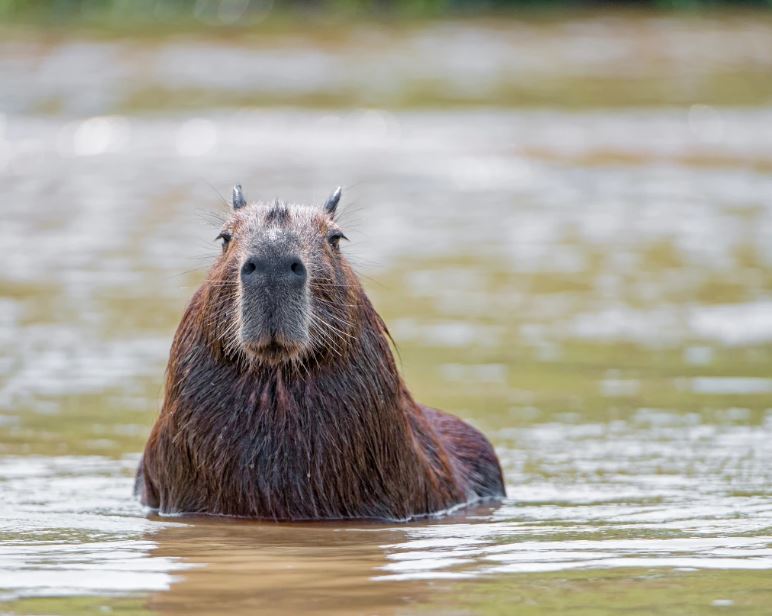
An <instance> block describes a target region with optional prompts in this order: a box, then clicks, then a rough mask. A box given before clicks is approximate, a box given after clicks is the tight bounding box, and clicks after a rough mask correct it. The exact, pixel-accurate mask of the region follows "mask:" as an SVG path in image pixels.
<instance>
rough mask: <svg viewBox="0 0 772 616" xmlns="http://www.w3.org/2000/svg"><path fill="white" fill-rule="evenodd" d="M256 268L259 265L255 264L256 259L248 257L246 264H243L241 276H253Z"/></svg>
mask: <svg viewBox="0 0 772 616" xmlns="http://www.w3.org/2000/svg"><path fill="white" fill-rule="evenodd" d="M256 269H257V265H256V264H255V259H254V258H251V259H247V261H246V262H245V263H244V265H242V266H241V277H242V278H246V277H247V276H251V275H252V274H254V273H255V270H256Z"/></svg>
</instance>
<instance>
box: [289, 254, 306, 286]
mask: <svg viewBox="0 0 772 616" xmlns="http://www.w3.org/2000/svg"><path fill="white" fill-rule="evenodd" d="M290 271H291V272H292V273H293V274H294V275H295V277H296V278H297V279H299V280H300V281H302V282H305V280H306V277H307V273H306V266H305V265H303V262H302V261H301V260H300V259H298V258H297V257H296V258H294V259H292V262H291V264H290Z"/></svg>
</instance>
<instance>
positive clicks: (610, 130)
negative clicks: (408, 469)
mask: <svg viewBox="0 0 772 616" xmlns="http://www.w3.org/2000/svg"><path fill="white" fill-rule="evenodd" d="M301 34H302V33H298V32H273V33H272V34H271V36H270V37H267V38H266V39H264V40H263V39H260V37H258V36H255V35H252V36H247V35H243V36H242V37H241V38H238V39H236V40H222V38H206V37H205V36H204V35H203V34H197V35H195V36H194V35H192V34H187V35H184V36H180V37H175V38H169V39H154V38H153V39H146V40H143V41H139V40H136V39H130V38H121V39H118V40H113V39H111V38H109V37H105V36H100V37H93V36H92V35H87V34H84V33H81V34H79V35H77V36H73V37H64V36H62V35H61V34H60V35H57V36H43V35H41V34H40V33H36V32H33V31H20V30H13V31H11V33H10V34H9V35H8V36H6V37H5V38H4V40H3V41H1V42H0V104H1V105H2V106H0V110H2V112H1V113H0V197H1V203H2V206H1V207H2V210H1V211H2V220H1V221H0V223H1V224H0V246H2V254H3V258H2V267H0V497H2V498H1V502H2V506H1V507H0V613H13V614H88V613H110V612H115V613H123V614H211V613H232V614H242V613H243V614H252V613H256V612H268V613H273V612H275V613H293V612H299V611H301V610H311V609H313V610H315V611H317V612H319V613H329V614H362V613H366V614H414V613H416V614H420V613H438V612H441V613H450V614H477V613H480V614H511V613H523V614H553V613H563V612H565V613H575V614H606V613H625V614H650V613H653V612H660V613H667V614H695V613H713V612H715V613H722V612H727V613H739V614H764V613H769V607H768V606H769V605H770V604H772V447H770V442H772V242H770V238H772V176H770V169H772V131H770V129H769V127H770V126H772V108H770V107H769V106H768V102H769V100H768V92H769V91H771V90H770V83H771V82H772V80H771V79H770V77H769V75H770V74H772V73H770V72H769V69H770V66H769V65H770V64H771V63H772V50H770V49H769V47H768V45H769V41H772V26H771V25H770V23H769V22H768V21H767V20H766V19H765V18H754V17H753V16H749V15H746V16H731V18H727V20H726V21H725V22H724V23H722V22H720V21H717V20H712V19H694V20H690V19H687V20H682V19H665V18H662V17H657V18H643V17H642V16H627V17H625V16H614V17H596V18H591V17H583V18H581V19H578V18H577V19H574V20H566V21H563V22H546V23H545V22H538V23H528V22H502V23H495V24H494V23H482V22H474V23H470V24H463V23H456V22H454V23H447V24H433V25H432V24H427V25H424V26H420V27H419V26H411V27H409V28H407V27H406V29H405V30H404V31H402V30H399V29H397V28H395V27H389V28H385V29H378V28H377V27H376V26H373V25H369V26H361V27H358V28H354V29H353V30H352V31H350V32H347V33H346V35H345V36H344V37H341V40H339V41H330V40H329V39H327V38H326V37H325V36H322V35H321V34H320V33H318V32H316V33H309V34H308V36H301ZM740 35H741V36H740ZM373 37H377V38H376V39H374V38H373ZM374 40H377V41H378V44H377V45H375V44H374V43H373V41H374ZM438 46H442V49H443V50H444V53H443V54H441V55H440V54H437V53H436V49H438ZM365 49H366V53H365V51H363V50H365ZM518 49H520V50H521V51H522V53H521V54H520V55H519V56H518V55H514V54H515V51H517V50H518ZM472 51H473V52H474V53H472ZM526 52H527V53H526ZM631 62H632V64H631ZM459 63H460V66H463V71H458V70H457V66H459ZM221 66H227V67H229V70H228V71H223V70H217V69H218V67H221ZM636 67H638V69H639V71H638V72H636V70H635V68H636ZM375 69H378V70H377V71H376V70H375ZM727 75H728V76H727ZM591 77H592V78H591ZM579 82H581V84H582V87H584V88H585V91H584V93H581V92H576V93H575V96H576V97H578V98H580V99H581V104H578V103H577V104H574V102H575V100H574V99H572V98H571V97H569V96H565V97H564V96H563V95H562V94H560V93H561V92H567V91H569V90H572V89H573V85H572V84H576V83H579ZM422 84H423V85H422ZM512 84H518V85H517V87H518V88H520V89H521V90H522V89H528V90H529V91H532V92H535V93H537V94H538V96H536V95H534V96H533V97H531V98H529V96H525V95H523V94H522V93H521V94H517V95H516V96H515V99H513V100H509V99H505V98H497V95H496V92H502V91H504V90H506V89H507V88H509V91H514V90H512V88H513V87H514V86H513V85H512ZM631 84H632V85H631ZM647 84H648V85H647ZM651 84H655V85H657V84H658V85H657V87H653V86H652V85H651ZM668 84H671V85H672V84H677V86H678V87H677V88H676V89H675V90H674V89H672V88H669V87H668ZM738 84H739V85H738ZM418 85H421V87H423V88H424V90H423V91H424V92H425V93H426V92H435V93H437V92H439V93H441V94H442V96H440V95H439V94H431V96H428V95H427V96H422V97H421V100H420V102H418V101H415V102H413V103H411V102H410V101H411V100H412V99H411V98H410V97H411V96H412V95H411V94H410V93H411V92H414V91H415V89H416V87H417V86H418ZM650 86H651V87H650ZM631 88H632V89H631ZM161 89H162V90H164V92H165V93H159V92H160V90H161ZM202 92H204V93H205V94H206V95H205V96H204V95H203V94H201V93H202ZM711 92H713V93H714V94H711ZM716 92H718V94H715V93H716ZM342 93H348V94H350V95H351V96H350V97H348V98H346V97H344V98H346V100H343V99H341V98H340V97H341V96H343V94H342ZM642 93H646V96H648V97H649V99H650V100H648V102H647V100H644V98H645V97H643V98H641V97H642V96H643V94H642ZM348 94H346V96H348ZM449 98H453V99H454V100H455V101H456V103H454V104H453V105H452V107H453V108H452V109H448V108H447V107H446V106H443V105H444V103H447V102H448V99H449ZM140 100H141V105H140V104H136V105H135V104H134V103H132V101H135V102H136V101H140ZM577 100H578V99H577ZM182 101H184V103H183V102H182ZM320 101H326V102H324V104H322V103H320ZM378 101H383V102H381V103H380V104H378ZM486 101H487V102H490V103H491V104H490V105H485V103H486ZM533 101H541V102H540V103H538V104H537V105H536V106H535V107H534V102H533ZM604 102H606V103H607V104H604ZM247 103H248V105H247ZM542 103H544V104H542ZM631 103H633V104H634V105H635V106H632V105H631ZM722 103H730V104H732V105H734V106H720V105H721V104H722ZM274 104H278V105H279V106H274ZM387 104H388V105H389V109H390V110H387V109H386V108H385V107H386V105H387ZM481 105H483V106H481ZM638 105H646V107H645V108H643V107H640V106H638ZM738 105H743V106H738ZM609 107H614V109H610V108H609ZM140 108H141V110H142V111H141V112H140V111H138V110H139V109H140ZM236 182H240V183H242V184H243V185H244V187H245V191H246V193H247V196H248V197H249V198H250V199H266V200H268V199H272V198H274V197H277V196H278V197H281V198H283V199H287V200H291V201H299V202H318V201H320V200H321V199H323V197H324V196H325V195H326V194H328V193H329V191H330V189H331V188H333V187H334V186H336V185H338V184H342V185H343V186H344V200H343V205H342V208H343V217H342V219H341V220H342V224H343V226H344V229H345V231H346V234H347V235H348V236H349V237H350V238H351V242H350V243H349V244H347V246H346V247H345V248H344V250H345V252H346V254H347V255H348V256H349V258H350V259H351V260H352V262H353V263H354V264H355V266H356V268H357V270H358V271H359V272H360V273H361V275H362V277H363V280H364V282H365V285H366V287H367V289H368V292H369V294H370V296H371V298H372V299H373V301H374V303H375V305H376V307H377V308H378V309H379V311H380V312H381V314H382V315H383V316H384V318H385V319H386V322H387V324H388V325H389V327H390V330H391V332H392V334H393V336H394V338H395V340H396V342H397V345H398V349H399V362H400V365H401V368H402V370H403V372H404V374H405V377H406V379H407V382H408V383H409V385H410V387H411V389H412V391H413V393H414V394H415V396H416V397H417V398H418V399H419V400H421V401H422V402H424V403H427V404H430V405H433V406H437V407H440V408H443V409H446V410H449V411H452V412H454V413H456V414H458V415H460V416H462V417H464V418H465V419H467V420H469V421H470V422H472V423H474V424H475V425H476V426H478V427H479V428H481V429H482V430H483V431H484V432H485V433H486V434H488V435H489V436H490V438H491V440H492V441H493V443H494V445H495V446H496V449H497V451H498V453H499V456H500V458H501V462H502V465H503V468H504V472H505V475H506V481H507V486H508V493H509V498H508V499H507V500H506V501H504V502H503V503H501V504H498V505H496V506H492V507H483V508H477V509H474V510H470V511H467V512H463V513H461V514H458V515H454V516H452V517H449V518H445V519H439V520H430V521H425V522H421V523H415V524H408V525H382V524H373V523H367V524H359V523H354V524H348V523H347V524H337V523H336V524H333V523H323V524H301V525H286V524H265V523H246V522H234V521H227V520H195V519H180V518H158V517H153V516H148V515H147V513H146V512H144V511H143V510H142V508H141V507H140V506H139V505H138V504H137V503H136V502H134V500H133V499H132V498H131V484H132V475H133V472H134V468H135V466H136V462H137V459H138V456H139V453H140V452H141V450H142V447H143V445H144V440H145V438H146V436H147V433H148V430H149V428H150V426H151V425H152V422H153V420H154V418H155V414H156V413H157V410H158V408H159V405H160V396H161V392H162V382H163V370H164V364H165V359H166V354H167V352H168V347H169V343H170V340H171V336H172V334H173V331H174V328H175V326H176V324H177V322H178V319H179V317H180V314H181V312H182V310H183V309H184V306H185V304H186V302H187V300H188V299H189V297H190V296H191V294H192V293H193V291H194V289H195V288H196V286H197V285H198V284H199V283H200V281H201V280H202V278H203V276H204V272H205V271H206V267H207V264H208V263H209V262H211V259H212V258H213V257H214V256H215V255H216V254H217V251H218V250H219V248H218V246H217V244H216V243H215V242H213V241H212V240H213V238H214V236H215V235H216V234H217V227H218V225H219V223H218V220H220V219H221V217H222V216H223V215H225V214H226V209H225V206H224V204H223V203H222V199H221V197H220V196H219V195H218V192H220V193H222V194H226V195H227V194H228V191H229V189H230V186H231V185H232V184H234V183H236Z"/></svg>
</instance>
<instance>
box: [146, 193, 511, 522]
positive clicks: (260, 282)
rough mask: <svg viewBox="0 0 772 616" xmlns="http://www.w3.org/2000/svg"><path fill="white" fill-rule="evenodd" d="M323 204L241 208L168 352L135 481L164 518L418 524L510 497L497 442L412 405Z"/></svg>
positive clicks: (334, 198) (238, 202)
mask: <svg viewBox="0 0 772 616" xmlns="http://www.w3.org/2000/svg"><path fill="white" fill-rule="evenodd" d="M339 200H340V189H338V190H337V191H335V192H334V193H333V194H332V195H331V196H330V198H329V199H328V200H327V201H326V202H325V203H324V204H323V205H322V206H300V205H288V204H284V203H279V202H275V203H272V204H259V203H253V204H250V203H247V201H246V200H245V199H244V197H243V195H242V192H241V187H239V186H237V187H235V188H234V190H233V212H232V215H231V217H230V218H229V220H228V221H227V222H226V223H225V225H224V226H223V228H222V229H221V232H220V235H219V237H218V239H219V240H220V241H221V242H222V253H221V255H220V256H219V258H218V259H217V260H216V261H215V263H214V264H213V266H212V268H211V269H210V271H209V273H208V275H207V278H206V280H205V281H204V283H203V284H202V286H201V287H200V288H199V289H198V291H197V292H196V293H195V294H194V296H193V298H192V299H191V302H190V304H189V305H188V307H187V309H186V310H185V313H184V315H183V317H182V320H181V322H180V325H179V327H178V328H177V332H176V334H175V337H174V341H173V343H172V348H171V352H170V356H169V362H168V365H167V375H166V385H165V391H164V402H163V406H162V408H161V413H160V415H159V417H158V419H157V421H156V423H155V425H154V426H153V429H152V431H151V433H150V437H149V438H148V442H147V445H146V447H145V452H144V454H143V457H142V460H141V462H140V466H139V469H138V472H137V479H136V483H135V491H136V493H137V495H138V496H139V498H140V499H141V501H142V502H143V503H144V504H145V505H147V506H149V507H152V508H154V509H158V510H159V511H161V512H163V513H206V514H219V515H233V516H242V517H251V518H264V519H274V520H312V519H350V518H377V519H388V520H409V519H412V518H415V517H418V516H425V515H430V514H436V513H440V512H443V511H446V510H449V509H451V508H454V507H457V506H459V505H463V504H467V503H471V502H474V501H476V500H479V499H481V498H488V497H498V496H503V495H504V485H503V481H502V478H501V469H500V467H499V464H498V460H497V459H496V455H495V453H494V451H493V448H492V446H491V444H490V443H489V442H488V441H487V440H486V439H485V437H484V436H483V435H482V434H481V433H479V432H478V431H477V430H475V429H474V428H472V427H471V426H469V425H468V424H466V423H464V422H462V421H461V420H460V419H457V418H455V417H453V416H451V415H447V414H445V413H442V412H440V411H435V410H432V409H425V408H423V407H421V406H419V405H418V404H417V403H416V402H415V401H414V400H413V398H412V396H411V395H410V392H409V391H408V389H407V387H406V386H405V383H404V382H403V380H402V377H401V376H400V374H399V372H398V370H397V368H396V365H395V362H394V358H393V356H392V352H391V348H390V346H389V341H388V332H387V330H386V327H385V325H384V323H383V321H382V320H381V318H380V317H379V316H378V314H377V313H376V312H375V309H374V308H373V306H372V304H371V303H370V301H369V300H368V298H367V295H366V294H365V292H364V289H363V288H362V286H361V284H360V282H359V280H358V278H357V277H356V275H355V274H354V272H353V270H352V269H351V266H350V265H349V263H348V261H347V260H346V258H345V256H344V255H343V253H342V251H341V249H340V242H341V241H342V240H345V235H344V233H343V231H342V229H341V228H340V226H339V225H338V223H337V220H336V210H337V206H338V202H339Z"/></svg>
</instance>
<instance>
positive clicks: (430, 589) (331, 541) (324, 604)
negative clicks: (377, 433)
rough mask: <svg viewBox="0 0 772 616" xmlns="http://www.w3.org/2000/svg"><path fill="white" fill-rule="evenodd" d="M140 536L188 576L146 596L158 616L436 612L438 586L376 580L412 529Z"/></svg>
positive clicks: (233, 530) (192, 528)
mask: <svg viewBox="0 0 772 616" xmlns="http://www.w3.org/2000/svg"><path fill="white" fill-rule="evenodd" d="M178 522H181V523H180V524H176V525H175V526H173V527H165V528H161V529H160V530H159V531H158V532H153V533H149V534H148V537H147V538H148V539H149V540H151V541H152V542H153V543H154V544H155V547H154V548H153V550H152V555H153V557H155V558H169V559H172V560H173V561H175V562H178V563H180V564H181V565H182V566H185V567H189V568H186V569H183V570H177V571H174V573H173V576H174V581H173V582H172V584H171V587H170V588H169V589H168V590H164V591H162V592H158V593H155V594H153V595H150V597H149V598H148V600H147V602H146V607H147V608H148V609H149V610H150V611H152V612H153V613H158V614H186V615H190V614H226V613H227V614H229V615H231V616H237V615H239V614H256V613H260V614H264V613H276V614H297V613H305V612H306V611H309V610H313V612H314V613H315V614H335V615H336V616H337V615H340V614H394V613H396V614H399V613H402V612H403V611H404V610H405V609H406V608H409V607H410V606H411V605H412V606H415V605H422V604H432V603H435V602H436V601H437V600H438V599H439V597H437V594H438V592H439V591H440V589H438V587H437V580H436V579H433V580H423V579H404V580H402V579H383V580H376V579H374V578H378V577H381V576H388V574H389V571H388V569H384V567H388V566H389V565H390V564H392V565H393V564H394V561H393V560H392V559H391V558H390V557H389V556H390V552H392V551H393V548H390V547H389V546H390V545H393V544H400V543H401V542H404V541H407V540H408V534H406V533H409V530H410V528H412V526H407V527H406V526H398V527H395V526H391V527H389V528H386V527H383V526H380V525H376V524H372V525H367V526H359V525H358V526H351V524H352V523H351V522H349V523H347V525H346V526H344V527H341V526H340V525H338V524H335V523H331V522H312V523H293V524H274V523H271V524H266V523H264V522H257V521H249V520H238V519H230V521H229V520H228V519H216V518H211V519H206V518H203V519H202V518H200V517H197V518H195V519H187V520H186V519H182V520H178Z"/></svg>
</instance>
